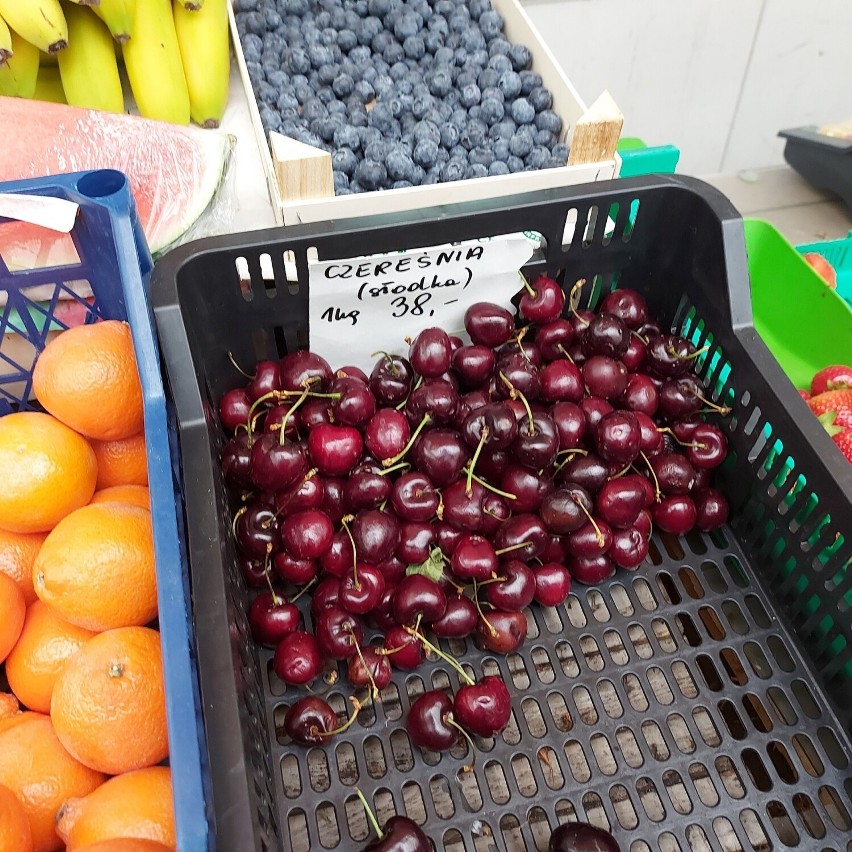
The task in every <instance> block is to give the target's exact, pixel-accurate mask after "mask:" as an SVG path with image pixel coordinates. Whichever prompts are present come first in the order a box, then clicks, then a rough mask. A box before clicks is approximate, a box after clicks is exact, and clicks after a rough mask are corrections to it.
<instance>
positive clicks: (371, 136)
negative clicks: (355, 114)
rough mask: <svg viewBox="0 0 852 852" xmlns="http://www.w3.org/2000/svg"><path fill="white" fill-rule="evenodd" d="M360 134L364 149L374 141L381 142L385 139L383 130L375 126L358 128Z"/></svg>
mask: <svg viewBox="0 0 852 852" xmlns="http://www.w3.org/2000/svg"><path fill="white" fill-rule="evenodd" d="M358 134H359V135H360V137H361V148H362V149H365V148H366V147H367V146H368V145H371V144H372V143H373V142H381V141H382V140H383V139H384V136H383V135H382V133H381V131H379V130H377V129H376V128H375V127H360V128H358Z"/></svg>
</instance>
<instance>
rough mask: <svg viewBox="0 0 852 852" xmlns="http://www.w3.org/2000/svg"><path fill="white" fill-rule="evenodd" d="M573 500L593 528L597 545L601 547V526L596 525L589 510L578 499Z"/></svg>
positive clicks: (602, 538)
mask: <svg viewBox="0 0 852 852" xmlns="http://www.w3.org/2000/svg"><path fill="white" fill-rule="evenodd" d="M574 502H575V503H576V504H577V505H578V506H579V507H580V511H581V512H582V513H583V514H584V515H585V516H586V517H587V518H588V519H589V523H590V524H591V525H592V526H593V527H594V528H595V536H596V537H597V540H598V545H599V546H600V547H603V546H604V537H603V533H602V532H601V528H600V527H599V526H598V525H597V523H596V521H595V519H594V518H593V517H592V514H591V512H590V511H589V510H588V509H587V508H586V507H585V506H584V505H583V504H582V502H581V501H580V500H575V501H574Z"/></svg>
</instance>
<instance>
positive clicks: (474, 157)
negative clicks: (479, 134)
mask: <svg viewBox="0 0 852 852" xmlns="http://www.w3.org/2000/svg"><path fill="white" fill-rule="evenodd" d="M467 161H468V162H469V163H480V164H481V165H483V166H485V168H486V169H487V168H488V167H489V166H490V165H491V164H492V163H493V162H494V153H493V152H492V151H490V150H489V149H488V148H473V149H471V151H470V152H469V153H468V155H467Z"/></svg>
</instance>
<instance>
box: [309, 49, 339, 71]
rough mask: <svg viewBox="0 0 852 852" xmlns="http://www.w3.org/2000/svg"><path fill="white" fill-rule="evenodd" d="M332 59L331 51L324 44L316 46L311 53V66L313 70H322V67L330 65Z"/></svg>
mask: <svg viewBox="0 0 852 852" xmlns="http://www.w3.org/2000/svg"><path fill="white" fill-rule="evenodd" d="M333 61H334V57H333V56H332V55H331V51H330V50H329V49H328V47H326V45H324V44H318V45H316V46H315V47H314V49H313V50H312V51H311V64H312V65H313V67H314V68H317V69H319V68H322V66H323V65H331V63H332V62H333Z"/></svg>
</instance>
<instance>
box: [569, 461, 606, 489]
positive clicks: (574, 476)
mask: <svg viewBox="0 0 852 852" xmlns="http://www.w3.org/2000/svg"><path fill="white" fill-rule="evenodd" d="M608 479H609V468H608V467H607V465H606V464H604V461H603V459H601V458H600V457H599V456H596V455H593V454H592V453H589V455H587V456H576V457H575V458H573V459H571V461H569V462H568V464H566V465H565V467H564V468H562V480H563V481H564V482H565V483H572V482H573V483H574V484H576V485H581V486H582V487H583V488H585V489H586V491H588V492H589V494H597V493H598V491H600V490H601V488H602V487H603V484H604V483H605V482H606V481H607V480H608Z"/></svg>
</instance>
